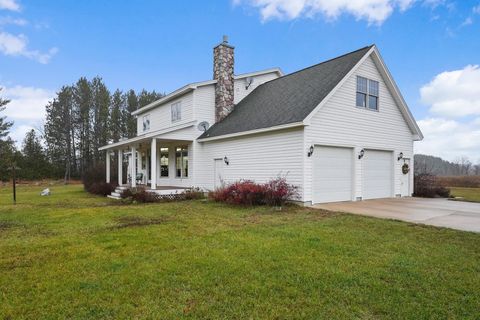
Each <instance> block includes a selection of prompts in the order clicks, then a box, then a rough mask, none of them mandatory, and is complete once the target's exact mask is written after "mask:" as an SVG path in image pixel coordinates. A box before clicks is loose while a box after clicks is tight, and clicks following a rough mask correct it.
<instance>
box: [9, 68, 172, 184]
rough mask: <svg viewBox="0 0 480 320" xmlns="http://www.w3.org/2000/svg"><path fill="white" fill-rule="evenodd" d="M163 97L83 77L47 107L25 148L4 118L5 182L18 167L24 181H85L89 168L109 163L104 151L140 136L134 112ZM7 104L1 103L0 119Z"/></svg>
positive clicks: (29, 134) (25, 141) (27, 138)
mask: <svg viewBox="0 0 480 320" xmlns="http://www.w3.org/2000/svg"><path fill="white" fill-rule="evenodd" d="M163 96H164V95H163V94H161V93H157V92H155V91H147V90H141V91H140V92H139V93H136V92H135V91H134V90H128V91H125V92H123V91H121V90H119V89H117V90H115V91H114V92H113V93H112V92H110V90H109V89H108V88H107V86H106V85H105V83H104V81H103V80H102V79H101V78H100V77H95V78H93V79H91V80H88V79H87V78H85V77H82V78H80V79H79V80H78V81H77V82H76V83H75V84H72V85H68V86H63V87H62V88H61V89H60V90H59V91H58V92H57V93H56V96H55V98H54V99H53V100H51V101H50V102H49V103H48V104H47V105H46V106H45V108H46V117H45V122H44V125H43V128H41V129H40V130H39V132H36V131H35V130H31V131H30V132H28V133H27V134H26V136H25V138H24V141H23V143H22V147H21V149H20V150H17V148H16V146H15V142H14V141H13V140H12V139H11V138H10V137H9V136H8V134H9V129H10V128H11V127H12V125H13V123H12V122H11V121H7V119H6V117H0V180H3V181H5V180H8V179H9V178H10V175H11V173H10V172H9V170H10V167H11V166H12V164H13V163H16V165H17V166H18V167H20V169H21V170H20V171H19V172H18V176H19V177H20V178H24V179H41V178H63V179H65V180H66V181H68V180H70V179H71V178H76V179H79V178H82V177H83V176H84V174H85V172H87V171H88V170H89V169H91V168H94V167H98V166H100V165H104V162H105V155H104V153H102V152H100V151H98V148H99V147H101V146H104V145H106V144H108V143H111V142H117V141H119V140H120V139H123V138H132V137H134V136H136V133H137V122H136V119H135V117H133V116H132V115H131V112H133V111H135V110H137V109H139V108H141V107H143V106H145V105H147V104H149V103H151V102H153V101H155V100H158V99H160V98H161V97H163ZM8 103H9V101H8V100H5V99H0V115H1V112H3V111H4V110H5V108H6V107H8Z"/></svg>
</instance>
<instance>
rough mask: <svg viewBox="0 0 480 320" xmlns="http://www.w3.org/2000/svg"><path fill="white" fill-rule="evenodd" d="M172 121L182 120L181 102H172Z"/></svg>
mask: <svg viewBox="0 0 480 320" xmlns="http://www.w3.org/2000/svg"><path fill="white" fill-rule="evenodd" d="M171 108H172V109H171V111H172V122H175V121H180V120H182V102H181V101H179V102H176V103H174V104H172V107H171Z"/></svg>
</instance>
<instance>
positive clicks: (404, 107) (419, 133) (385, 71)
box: [374, 46, 423, 141]
mask: <svg viewBox="0 0 480 320" xmlns="http://www.w3.org/2000/svg"><path fill="white" fill-rule="evenodd" d="M374 49H375V50H374V52H375V57H376V58H377V60H378V62H379V63H380V65H381V68H379V69H380V72H381V73H383V75H384V76H386V78H387V80H388V81H386V84H387V86H389V88H390V89H391V90H392V91H393V92H394V93H395V94H394V95H393V98H394V99H395V100H396V101H397V103H398V104H399V105H400V106H401V107H402V108H401V109H400V111H401V112H402V114H403V115H404V116H405V117H406V120H407V123H408V124H409V126H410V129H411V130H412V132H413V134H414V138H415V137H417V138H419V139H417V140H416V141H420V140H423V133H422V131H421V130H420V128H419V127H418V124H417V122H416V121H415V118H414V117H413V115H412V113H411V111H410V109H409V108H408V106H407V103H406V102H405V99H404V98H403V96H402V93H401V92H400V90H399V89H398V86H397V84H396V82H395V80H393V77H392V74H391V73H390V71H389V70H388V67H387V65H386V64H385V62H384V61H383V58H382V56H381V55H380V52H379V51H378V49H377V47H376V46H374ZM374 61H375V60H374ZM414 140H415V139H414Z"/></svg>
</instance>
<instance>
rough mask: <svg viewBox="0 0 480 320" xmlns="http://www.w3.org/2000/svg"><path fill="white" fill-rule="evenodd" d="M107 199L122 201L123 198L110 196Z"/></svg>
mask: <svg viewBox="0 0 480 320" xmlns="http://www.w3.org/2000/svg"><path fill="white" fill-rule="evenodd" d="M107 198H110V199H115V200H122V198H120V197H117V196H114V195H111V194H109V195H108V196H107Z"/></svg>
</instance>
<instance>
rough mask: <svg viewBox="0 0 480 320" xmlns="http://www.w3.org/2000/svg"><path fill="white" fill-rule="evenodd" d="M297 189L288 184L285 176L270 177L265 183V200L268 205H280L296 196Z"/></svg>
mask: <svg viewBox="0 0 480 320" xmlns="http://www.w3.org/2000/svg"><path fill="white" fill-rule="evenodd" d="M297 189H298V188H297V187H296V186H292V185H290V184H288V183H287V179H286V178H285V177H278V178H276V179H272V180H270V181H269V182H267V183H266V184H265V190H266V193H265V202H266V204H267V205H269V206H277V207H279V206H282V205H283V204H285V202H286V201H287V200H288V199H292V198H295V197H296V196H298V192H297Z"/></svg>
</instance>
